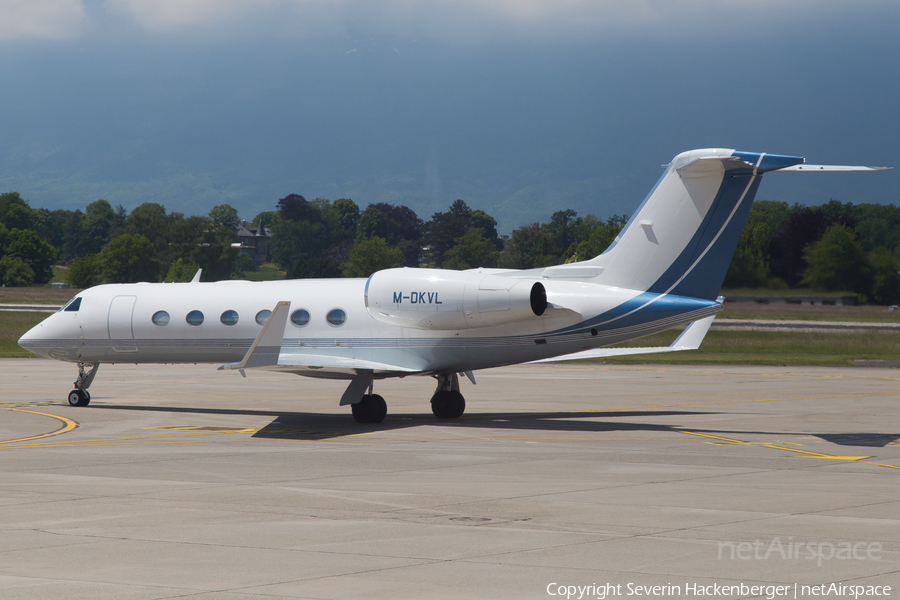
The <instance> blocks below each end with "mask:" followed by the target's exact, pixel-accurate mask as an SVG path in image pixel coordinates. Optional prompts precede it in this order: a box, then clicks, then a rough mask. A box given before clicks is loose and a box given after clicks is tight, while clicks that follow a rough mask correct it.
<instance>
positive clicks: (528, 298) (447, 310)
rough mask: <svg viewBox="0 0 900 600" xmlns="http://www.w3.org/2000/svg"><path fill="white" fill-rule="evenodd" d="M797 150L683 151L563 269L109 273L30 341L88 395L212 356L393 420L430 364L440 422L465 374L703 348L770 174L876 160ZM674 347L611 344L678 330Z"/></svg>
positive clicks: (364, 414) (358, 414) (25, 342)
mask: <svg viewBox="0 0 900 600" xmlns="http://www.w3.org/2000/svg"><path fill="white" fill-rule="evenodd" d="M877 169H879V167H850V166H824V165H807V164H806V163H805V160H804V159H803V158H801V157H797V156H785V155H777V154H766V153H758V152H739V151H735V150H729V149H721V148H712V149H703V150H693V151H689V152H683V153H681V154H679V155H678V156H676V157H675V158H674V159H672V161H671V162H670V163H669V164H668V165H666V166H665V172H664V173H663V175H662V177H661V178H660V179H659V181H658V182H657V183H656V185H655V186H654V187H653V189H652V190H651V191H650V193H649V194H648V195H647V197H646V199H645V200H644V201H643V203H642V204H641V205H640V206H639V207H638V208H637V210H636V211H635V213H634V216H633V218H632V219H631V220H630V222H629V223H628V225H627V226H626V227H625V228H624V229H623V230H622V232H621V233H620V235H619V236H618V237H617V238H616V239H615V241H614V242H613V244H612V245H611V246H610V247H609V248H607V249H606V250H605V251H604V252H603V253H602V254H600V255H599V256H596V257H594V258H591V259H589V260H585V261H581V262H574V263H570V264H562V265H557V266H552V267H546V268H539V269H528V270H510V269H488V268H477V269H470V270H466V271H452V270H442V269H425V268H398V269H385V270H382V271H377V272H376V273H374V274H373V275H371V276H370V277H368V278H367V279H363V278H360V279H318V280H317V279H302V280H287V281H268V282H248V281H218V282H214V283H203V282H200V281H199V275H200V274H199V272H198V274H197V276H195V277H194V280H193V281H191V282H190V283H134V284H108V285H99V286H96V287H92V288H90V289H86V290H84V291H83V292H80V293H79V294H78V295H77V296H75V297H74V298H72V300H70V301H69V302H68V303H67V304H66V305H65V306H63V307H62V308H61V309H60V310H59V311H58V312H57V313H55V314H53V315H51V316H50V317H48V318H47V319H46V320H44V321H43V322H41V323H39V324H38V325H36V326H35V327H34V328H32V329H31V330H30V331H28V332H27V333H26V334H25V335H23V336H22V337H21V339H19V345H20V346H21V347H23V348H25V349H27V350H29V351H31V352H33V353H34V354H37V355H40V356H45V357H48V358H53V359H56V360H62V361H68V362H72V363H76V364H77V366H78V377H77V379H76V380H75V384H74V389H73V390H72V391H71V392H70V393H69V396H68V400H69V403H70V404H72V405H73V406H87V405H88V403H89V402H90V394H89V393H88V388H89V387H90V385H91V383H92V382H93V380H94V378H95V375H96V374H97V370H98V368H99V366H100V364H101V363H122V362H127V363H166V364H171V363H212V364H218V365H220V366H219V367H218V368H219V369H221V370H231V371H238V372H240V373H241V375H244V376H246V375H245V372H246V371H248V370H251V369H266V370H270V371H282V372H285V373H293V374H296V375H304V376H307V377H321V378H330V379H342V380H346V381H347V382H348V384H347V387H346V389H345V391H344V393H343V395H342V396H341V399H340V404H341V405H350V406H351V412H352V414H353V417H354V418H355V419H356V421H358V422H360V423H366V424H372V423H380V422H381V421H383V420H384V418H385V416H386V414H387V404H386V402H385V400H384V398H382V397H381V396H379V395H378V394H375V393H374V385H375V381H377V380H381V379H385V378H388V377H407V376H431V377H434V378H435V379H436V382H437V386H436V390H435V392H434V395H433V396H432V397H431V408H432V412H433V413H434V415H435V416H436V417H437V418H439V419H455V418H458V417H460V416H461V415H462V414H463V412H464V410H465V406H466V404H465V399H464V397H463V395H462V393H461V392H460V376H461V375H462V376H464V377H466V378H467V379H469V380H470V381H471V382H472V383H473V384H474V383H475V375H474V373H475V371H478V370H481V369H488V368H493V367H501V366H504V365H515V364H520V363H531V362H545V361H559V360H575V359H582V358H591V357H607V356H621V355H625V354H636V353H647V352H674V351H682V350H689V349H694V348H697V347H698V346H699V345H700V342H701V341H702V339H703V337H704V335H705V333H706V331H707V330H708V328H709V326H710V323H711V322H712V319H713V318H715V315H716V314H717V313H718V312H720V311H721V310H722V302H721V298H720V297H719V296H718V294H719V290H720V287H721V285H722V281H723V280H724V278H725V272H726V271H727V269H728V265H729V263H730V261H731V257H732V254H733V253H734V250H735V248H736V246H737V243H738V239H739V237H740V235H741V230H742V229H743V226H744V223H745V221H746V219H747V215H748V213H749V211H750V206H751V204H752V202H753V199H754V197H755V195H756V191H757V189H758V188H759V184H760V181H761V179H762V175H763V174H764V173H768V172H771V171H806V172H822V171H861V170H877ZM685 326H686V328H685V330H684V332H683V333H682V334H681V335H680V336H679V337H678V338H677V339H676V340H675V341H674V342H673V343H672V344H671V345H670V346H666V347H655V348H654V347H650V348H610V347H609V346H611V345H614V344H618V343H620V342H625V341H629V340H634V339H636V338H640V337H644V336H648V335H651V334H654V333H657V332H660V331H664V330H667V329H671V328H676V327H685Z"/></svg>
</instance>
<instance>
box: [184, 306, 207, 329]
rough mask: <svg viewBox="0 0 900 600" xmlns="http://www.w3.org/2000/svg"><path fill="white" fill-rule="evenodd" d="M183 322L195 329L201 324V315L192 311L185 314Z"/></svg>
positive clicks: (197, 311)
mask: <svg viewBox="0 0 900 600" xmlns="http://www.w3.org/2000/svg"><path fill="white" fill-rule="evenodd" d="M184 320H185V321H187V323H188V325H193V326H194V327H197V326H198V325H201V324H202V323H203V313H202V312H200V311H199V310H192V311H191V312H189V313H188V314H187V316H186V317H185V318H184Z"/></svg>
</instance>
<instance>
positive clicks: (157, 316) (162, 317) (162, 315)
mask: <svg viewBox="0 0 900 600" xmlns="http://www.w3.org/2000/svg"><path fill="white" fill-rule="evenodd" d="M150 320H151V321H153V324H154V325H159V326H160V327H162V326H163V325H168V324H169V313H167V312H166V311H164V310H158V311H156V312H155V313H153V316H152V317H150Z"/></svg>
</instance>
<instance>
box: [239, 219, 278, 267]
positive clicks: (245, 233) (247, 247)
mask: <svg viewBox="0 0 900 600" xmlns="http://www.w3.org/2000/svg"><path fill="white" fill-rule="evenodd" d="M237 235H238V239H240V241H239V242H237V243H235V244H232V247H234V248H237V249H238V256H249V257H250V258H252V259H253V260H255V261H256V264H258V265H261V264H263V263H267V262H271V261H272V230H271V229H269V228H268V227H266V226H264V225H263V224H262V222H260V224H259V226H258V227H251V226H250V223H248V222H247V221H241V224H240V225H238V228H237Z"/></svg>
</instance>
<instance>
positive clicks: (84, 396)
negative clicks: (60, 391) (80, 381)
mask: <svg viewBox="0 0 900 600" xmlns="http://www.w3.org/2000/svg"><path fill="white" fill-rule="evenodd" d="M90 403H91V395H90V394H88V393H87V392H86V391H85V390H79V389H77V388H76V389H74V390H72V391H71V392H69V404H71V405H72V406H87V405H88V404H90Z"/></svg>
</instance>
